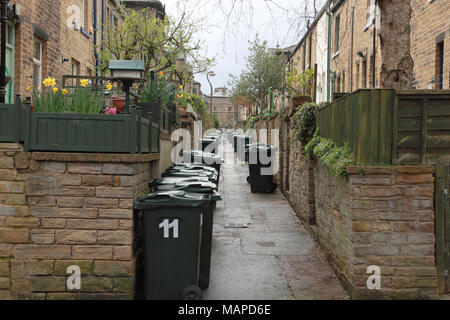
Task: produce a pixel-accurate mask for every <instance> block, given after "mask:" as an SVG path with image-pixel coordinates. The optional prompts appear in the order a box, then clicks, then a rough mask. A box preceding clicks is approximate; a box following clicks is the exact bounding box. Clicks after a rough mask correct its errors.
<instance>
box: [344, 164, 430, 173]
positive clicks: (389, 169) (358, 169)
mask: <svg viewBox="0 0 450 320" xmlns="http://www.w3.org/2000/svg"><path fill="white" fill-rule="evenodd" d="M435 172H436V167H435V166H431V165H405V166H350V167H347V173H348V174H364V175H369V174H371V175H376V174H393V173H411V174H415V173H416V174H417V173H435Z"/></svg>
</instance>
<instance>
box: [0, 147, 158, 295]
mask: <svg viewBox="0 0 450 320" xmlns="http://www.w3.org/2000/svg"><path fill="white" fill-rule="evenodd" d="M11 146H13V147H14V146H16V147H18V146H17V145H14V144H3V145H2V147H3V149H1V150H0V299H132V298H133V297H134V274H135V261H134V260H135V258H134V256H133V253H132V245H133V239H134V237H133V224H134V223H133V210H132V207H133V203H134V199H135V198H136V197H138V196H139V195H141V194H143V193H145V192H147V191H148V189H147V183H148V180H150V179H151V178H152V167H153V164H154V162H151V161H152V160H157V159H156V158H153V159H152V158H151V157H154V156H152V155H104V154H70V153H63V154H57V153H56V154H55V153H25V152H23V151H21V150H20V149H5V148H11ZM19 148H20V147H19ZM69 265H78V266H79V267H80V268H81V273H82V274H81V275H82V277H81V290H79V291H76V290H75V291H69V290H68V289H67V288H66V278H67V275H66V269H67V266H69Z"/></svg>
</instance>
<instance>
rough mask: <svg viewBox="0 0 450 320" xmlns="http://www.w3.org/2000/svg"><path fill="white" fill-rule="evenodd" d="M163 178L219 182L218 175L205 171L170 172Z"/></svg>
mask: <svg viewBox="0 0 450 320" xmlns="http://www.w3.org/2000/svg"><path fill="white" fill-rule="evenodd" d="M162 176H163V177H207V178H209V179H211V180H217V174H215V173H214V172H210V171H205V170H186V169H183V170H176V169H174V170H169V171H166V172H164V173H163V174H162Z"/></svg>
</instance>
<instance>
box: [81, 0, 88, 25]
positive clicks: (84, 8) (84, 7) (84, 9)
mask: <svg viewBox="0 0 450 320" xmlns="http://www.w3.org/2000/svg"><path fill="white" fill-rule="evenodd" d="M88 17H89V0H81V26H82V27H83V28H84V29H88V24H89V19H88Z"/></svg>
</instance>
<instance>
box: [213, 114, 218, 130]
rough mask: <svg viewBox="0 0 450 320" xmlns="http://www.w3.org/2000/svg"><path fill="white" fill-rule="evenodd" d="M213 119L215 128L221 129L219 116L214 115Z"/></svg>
mask: <svg viewBox="0 0 450 320" xmlns="http://www.w3.org/2000/svg"><path fill="white" fill-rule="evenodd" d="M213 119H214V128H216V129H219V128H220V121H219V118H218V117H217V114H215V113H214V114H213Z"/></svg>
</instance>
